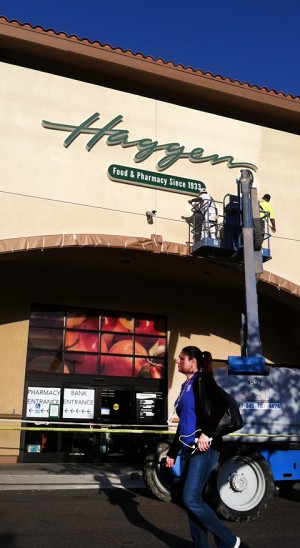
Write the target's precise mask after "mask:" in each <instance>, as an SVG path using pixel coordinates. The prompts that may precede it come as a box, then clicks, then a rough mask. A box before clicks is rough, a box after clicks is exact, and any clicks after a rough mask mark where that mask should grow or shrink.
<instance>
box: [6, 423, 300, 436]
mask: <svg viewBox="0 0 300 548" xmlns="http://www.w3.org/2000/svg"><path fill="white" fill-rule="evenodd" d="M0 430H11V431H22V432H24V431H25V432H26V431H29V432H39V431H43V432H85V433H86V434H93V433H96V432H97V433H98V432H99V433H102V434H164V435H174V434H175V431H174V430H159V429H157V430H155V429H153V430H143V429H131V428H88V427H87V428H55V427H50V428H48V427H47V426H45V425H44V426H43V427H41V426H0ZM228 437H244V438H245V437H248V438H254V437H255V438H300V434H254V433H253V434H251V433H247V434H244V433H239V432H235V433H234V434H228Z"/></svg>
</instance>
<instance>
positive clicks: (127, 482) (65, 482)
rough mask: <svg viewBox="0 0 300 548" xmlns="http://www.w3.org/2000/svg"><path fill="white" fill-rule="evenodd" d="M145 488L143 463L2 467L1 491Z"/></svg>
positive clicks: (2, 465) (0, 473) (0, 474)
mask: <svg viewBox="0 0 300 548" xmlns="http://www.w3.org/2000/svg"><path fill="white" fill-rule="evenodd" d="M111 488H122V489H134V488H138V489H143V488H145V483H144V481H143V478H142V474H141V466H140V465H139V464H137V465H135V464H133V465H130V464H120V463H101V464H70V463H68V464H64V463H55V464H52V463H51V464H50V463H43V464H41V463H39V464H27V463H26V464H23V463H22V464H0V491H13V490H19V491H20V490H22V491H23V490H54V489H111Z"/></svg>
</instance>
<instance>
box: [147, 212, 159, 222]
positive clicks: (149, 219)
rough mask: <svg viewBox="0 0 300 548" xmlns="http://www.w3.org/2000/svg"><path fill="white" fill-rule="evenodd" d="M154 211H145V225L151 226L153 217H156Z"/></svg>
mask: <svg viewBox="0 0 300 548" xmlns="http://www.w3.org/2000/svg"><path fill="white" fill-rule="evenodd" d="M156 213H157V212H156V210H155V209H152V211H146V217H147V223H148V224H149V225H153V217H154V216H155V215H156Z"/></svg>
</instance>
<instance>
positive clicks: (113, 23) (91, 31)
mask: <svg viewBox="0 0 300 548" xmlns="http://www.w3.org/2000/svg"><path fill="white" fill-rule="evenodd" d="M0 15H2V16H5V17H7V18H8V19H10V20H12V19H16V20H18V21H19V22H20V23H30V24H31V25H32V26H38V25H40V26H42V27H43V28H45V29H54V30H55V31H56V32H66V34H68V35H71V34H75V35H76V36H78V37H79V38H88V39H89V40H91V41H94V40H97V41H99V42H100V43H101V44H110V45H111V46H112V47H114V48H117V47H121V48H122V49H124V50H127V49H128V50H131V51H132V52H133V53H142V54H143V55H144V56H147V55H150V56H151V57H154V58H155V59H158V58H162V59H163V60H164V61H166V62H167V61H172V62H173V63H175V64H182V65H184V66H185V67H192V68H194V69H201V70H203V71H204V72H211V73H212V74H214V75H221V76H222V77H223V78H226V77H229V78H231V79H232V80H235V79H237V80H239V81H240V82H242V83H243V82H248V83H249V84H250V85H257V86H259V87H264V86H266V87H267V88H268V89H274V90H275V91H277V92H280V91H282V92H283V93H285V94H292V95H294V96H300V70H299V64H300V63H299V61H300V39H299V35H300V32H299V31H300V0H172V1H170V0H151V1H147V0H0Z"/></svg>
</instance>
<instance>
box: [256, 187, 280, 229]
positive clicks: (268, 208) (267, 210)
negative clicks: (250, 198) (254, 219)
mask: <svg viewBox="0 0 300 548" xmlns="http://www.w3.org/2000/svg"><path fill="white" fill-rule="evenodd" d="M270 200H271V196H270V194H265V195H264V196H263V197H262V199H261V200H260V202H259V209H260V222H261V229H262V233H263V234H265V221H266V219H270V226H271V230H272V232H276V223H275V215H274V209H273V207H272V205H271V204H270Z"/></svg>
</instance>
